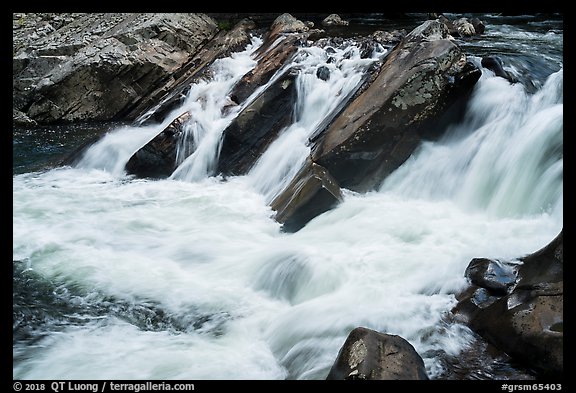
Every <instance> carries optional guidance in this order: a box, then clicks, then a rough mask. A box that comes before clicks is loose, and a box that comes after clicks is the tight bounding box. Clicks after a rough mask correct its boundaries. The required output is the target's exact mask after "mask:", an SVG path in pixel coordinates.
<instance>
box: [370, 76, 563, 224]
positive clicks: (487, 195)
mask: <svg viewBox="0 0 576 393" xmlns="http://www.w3.org/2000/svg"><path fill="white" fill-rule="evenodd" d="M562 89H563V70H562V69H561V70H560V71H558V72H556V73H554V74H552V75H550V77H549V78H548V80H547V81H546V83H545V85H544V86H543V88H542V89H541V90H539V91H538V92H537V93H536V94H534V95H531V94H528V93H527V92H526V91H525V90H524V88H523V87H522V85H520V84H510V83H509V82H508V81H506V80H505V79H503V78H498V77H494V76H493V75H492V74H491V72H490V71H485V72H484V74H483V76H482V77H481V79H480V80H479V81H478V83H477V85H476V88H475V90H474V92H473V96H472V98H471V101H470V105H469V108H468V110H467V113H466V118H465V119H464V120H463V122H462V123H461V124H458V125H455V126H453V127H452V128H451V129H450V130H448V131H447V133H446V135H445V137H444V138H443V140H442V141H440V142H436V143H433V142H427V143H424V144H423V145H422V146H421V148H420V150H419V152H418V153H417V154H415V155H414V156H413V157H412V158H411V159H410V160H409V161H408V162H406V163H405V164H404V165H403V166H402V167H401V168H399V169H398V170H397V171H396V172H395V173H394V174H392V175H391V176H390V177H388V178H387V179H386V181H385V182H384V184H383V185H382V187H381V191H383V192H384V191H394V192H396V193H399V194H400V195H403V196H406V197H418V198H426V199H442V198H449V199H453V200H455V201H457V203H458V204H459V205H461V206H462V207H463V208H465V209H469V210H471V211H473V210H481V211H486V212H488V213H490V214H494V215H497V216H510V217H513V216H519V215H520V216H521V215H530V214H538V213H542V212H554V211H556V212H561V211H562V203H563V154H562V146H563V97H562Z"/></svg>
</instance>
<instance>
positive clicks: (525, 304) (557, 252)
mask: <svg viewBox="0 0 576 393" xmlns="http://www.w3.org/2000/svg"><path fill="white" fill-rule="evenodd" d="M519 261H520V262H521V264H520V265H518V268H517V278H516V280H515V282H514V284H513V289H512V290H510V287H511V286H510V285H508V284H506V287H507V291H506V294H503V288H502V287H500V290H499V291H498V294H497V295H495V294H494V293H495V292H494V290H493V287H494V285H493V284H494V281H492V280H484V279H480V280H479V279H475V282H474V284H473V285H471V286H470V287H469V288H467V289H466V290H465V291H463V292H462V293H461V294H459V295H458V300H459V302H458V304H457V306H456V307H455V308H454V310H453V312H454V314H455V315H456V317H457V318H459V319H460V320H461V321H463V322H465V323H467V324H468V325H469V326H470V327H471V328H472V329H473V330H474V331H476V332H477V333H478V334H479V335H481V336H482V337H484V338H485V339H486V340H487V341H489V342H490V343H492V344H493V345H494V346H495V347H497V348H499V349H500V350H502V351H504V352H506V353H507V354H508V355H510V356H511V357H512V358H514V359H515V360H517V361H518V362H520V363H521V364H524V365H526V366H527V367H530V368H532V369H533V370H535V371H536V372H538V373H539V374H540V375H541V376H553V377H557V376H560V375H562V373H563V370H564V358H563V344H564V338H563V330H564V328H563V324H564V318H563V310H564V306H563V304H564V303H563V301H564V284H563V282H564V280H563V231H561V232H560V234H559V235H558V236H557V237H556V238H555V239H554V240H553V241H552V242H550V243H549V244H548V245H547V246H546V247H544V248H542V249H541V250H539V251H537V252H535V253H532V254H530V255H527V256H525V257H522V258H519ZM472 262H473V266H469V269H467V270H468V271H469V272H473V271H476V272H478V271H480V270H482V269H481V268H479V267H480V266H487V265H490V264H489V263H486V262H480V263H479V262H478V260H473V261H472ZM471 265H472V264H471ZM472 276H476V274H475V273H473V274H472ZM509 278H510V277H509ZM483 291H484V292H483Z"/></svg>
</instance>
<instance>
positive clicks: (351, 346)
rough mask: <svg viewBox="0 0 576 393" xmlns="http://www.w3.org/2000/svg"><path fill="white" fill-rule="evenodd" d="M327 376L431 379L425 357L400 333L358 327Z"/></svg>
mask: <svg viewBox="0 0 576 393" xmlns="http://www.w3.org/2000/svg"><path fill="white" fill-rule="evenodd" d="M326 379H327V380H343V379H366V380H421V381H422V380H428V379H429V378H428V375H427V374H426V369H425V367H424V360H423V359H422V358H421V357H420V355H419V354H418V352H416V350H415V349H414V347H413V346H412V344H410V343H409V342H408V341H406V340H405V339H404V338H402V337H400V336H396V335H391V334H385V333H380V332H377V331H375V330H371V329H367V328H363V327H357V328H355V329H354V330H352V331H351V332H350V334H349V335H348V338H347V339H346V341H345V342H344V345H343V346H342V348H340V352H339V353H338V357H337V358H336V361H335V362H334V364H333V365H332V368H331V369H330V373H329V374H328V377H327V378H326Z"/></svg>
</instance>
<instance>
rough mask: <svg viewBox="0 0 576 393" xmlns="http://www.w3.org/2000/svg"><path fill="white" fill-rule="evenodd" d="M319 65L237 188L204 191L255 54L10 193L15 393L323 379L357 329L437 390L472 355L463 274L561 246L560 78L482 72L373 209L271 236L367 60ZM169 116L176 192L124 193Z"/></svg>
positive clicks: (305, 73)
mask: <svg viewBox="0 0 576 393" xmlns="http://www.w3.org/2000/svg"><path fill="white" fill-rule="evenodd" d="M511 28H514V29H519V27H516V26H512V27H511ZM554 42H556V41H554ZM257 45H258V42H255V46H257ZM547 45H548V44H547ZM548 46H551V45H548ZM332 49H333V50H334V52H335V53H332V54H331V56H336V57H335V58H336V59H337V61H335V62H328V61H327V57H326V56H327V53H326V52H325V51H324V50H323V49H320V48H306V49H302V50H301V51H300V52H299V53H298V56H296V57H295V58H294V62H293V63H291V64H289V65H287V66H290V67H296V68H297V69H298V72H299V74H298V77H297V81H296V83H297V88H298V92H297V96H298V100H297V102H296V103H295V105H296V108H295V111H294V113H295V116H294V122H293V124H292V125H290V126H288V127H287V128H286V129H285V130H284V131H283V132H282V133H281V135H280V137H279V138H278V140H277V141H275V142H273V143H272V144H271V145H270V146H269V148H268V150H267V151H266V152H265V153H264V155H263V156H262V157H261V159H260V160H259V161H258V162H257V163H256V165H255V166H254V168H253V169H252V171H251V172H250V173H249V174H248V175H247V176H238V177H230V178H229V179H228V181H226V182H222V181H220V180H219V179H216V178H211V177H209V176H210V168H211V167H213V166H214V160H216V159H217V150H218V143H219V142H218V139H219V134H220V132H221V130H222V129H224V127H225V126H226V122H227V121H229V120H230V116H234V113H233V112H228V114H229V116H228V115H224V116H222V112H221V109H222V105H225V104H226V102H225V97H226V95H227V92H228V90H229V88H230V86H231V84H233V83H234V82H233V81H234V80H236V78H238V77H239V75H240V74H242V73H243V72H245V71H246V69H249V68H250V67H251V66H252V64H253V60H252V59H250V58H249V56H248V54H249V53H250V51H251V50H253V48H249V50H248V51H247V52H246V53H242V54H236V55H235V56H236V57H235V60H238V63H234V62H233V61H232V59H227V60H225V61H223V62H221V63H220V65H218V64H216V65H215V68H214V71H215V73H214V75H215V79H214V81H206V82H199V83H197V84H196V85H194V86H191V90H190V91H191V94H190V95H189V96H188V98H189V99H188V100H186V102H185V104H184V105H183V106H182V107H180V108H177V109H176V110H175V111H174V112H171V113H170V114H169V115H168V116H167V118H166V119H165V121H163V122H162V124H160V125H150V126H143V127H124V128H121V129H119V130H117V131H115V132H111V133H109V135H107V136H106V137H105V138H103V139H102V140H101V141H100V142H99V143H97V144H96V145H94V146H93V147H92V148H90V149H89V150H88V151H87V153H86V155H85V156H84V158H83V160H82V161H81V163H80V164H79V165H78V167H75V168H68V167H66V168H56V169H53V170H49V171H45V172H33V173H24V174H20V175H15V176H14V178H13V260H14V268H15V269H14V298H13V299H14V301H13V305H14V311H13V316H14V322H13V326H14V332H15V335H14V345H13V360H14V361H13V378H14V379H49V380H54V379H105V380H110V379H118V380H119V379H144V380H148V379H158V380H167V379H173V380H178V379H182V380H200V379H325V378H326V375H327V373H328V371H329V369H330V367H331V365H332V364H333V362H334V360H335V358H336V356H337V354H338V351H339V349H340V348H341V346H342V344H343V343H344V340H345V339H346V337H347V335H348V333H349V332H350V330H351V329H352V328H354V327H357V326H364V327H368V328H371V329H374V330H378V331H381V332H385V333H389V334H398V335H400V336H402V337H404V338H405V339H407V340H408V341H409V342H410V343H411V344H412V345H414V347H415V349H416V350H417V352H418V353H419V354H420V355H421V356H422V357H423V359H424V362H425V365H426V369H427V372H428V375H429V376H430V378H432V379H434V378H436V377H437V376H438V375H442V372H443V369H442V368H443V365H444V364H445V363H443V357H444V356H447V355H448V356H454V357H458V355H459V353H460V351H462V349H464V348H467V346H469V345H470V343H471V342H473V341H472V340H473V337H472V334H471V332H470V330H468V329H467V328H466V327H464V326H463V325H460V324H458V323H448V322H447V319H446V318H445V316H446V315H447V314H448V313H449V312H450V310H451V309H452V307H453V306H454V305H455V303H456V301H455V297H454V293H456V292H457V291H458V290H460V289H462V288H463V287H465V285H466V280H465V278H464V270H465V268H466V266H467V264H468V263H469V261H470V260H471V259H472V258H475V257H489V258H490V257H494V258H502V259H507V258H517V257H518V256H519V255H524V254H526V253H528V252H531V251H536V250H537V249H539V248H540V247H542V246H544V245H545V244H546V243H547V242H549V241H550V240H551V239H552V238H553V237H554V236H555V235H556V234H557V233H558V230H559V229H560V228H561V227H562V210H563V206H562V203H563V202H562V200H563V197H562V189H563V158H562V145H563V137H562V130H563V120H562V115H563V113H562V111H563V93H562V89H563V71H562V70H560V71H559V72H556V73H554V74H552V75H550V76H549V77H548V79H547V80H546V82H545V83H543V84H542V85H538V88H539V91H538V92H537V93H536V94H527V93H526V92H525V91H524V90H523V88H522V87H521V86H520V85H511V84H509V83H508V82H507V81H505V80H504V79H502V78H498V77H494V76H493V75H491V74H490V73H489V72H485V73H484V75H483V76H482V78H481V79H480V81H479V82H478V84H477V86H476V89H475V91H474V94H473V96H472V99H471V102H470V106H469V107H468V108H467V113H466V116H465V118H464V120H463V121H462V122H461V123H460V124H458V125H455V126H454V127H453V128H451V129H449V130H448V132H447V133H446V137H445V138H444V139H442V140H440V141H438V142H434V143H424V144H423V145H422V146H421V148H420V149H419V151H418V152H416V154H414V155H413V157H412V158H411V159H409V160H408V161H407V162H406V163H405V164H404V165H403V166H402V167H401V168H399V169H398V170H397V171H395V172H394V173H393V174H392V175H391V176H390V177H389V178H387V179H386V181H385V182H384V183H383V184H382V187H381V189H380V190H379V192H372V193H367V194H357V193H352V192H347V191H346V190H344V194H345V195H344V196H345V199H344V201H343V202H342V203H341V204H340V205H339V206H338V207H336V208H335V209H332V210H330V211H328V212H326V213H325V214H322V215H321V216H318V217H316V218H315V219H314V220H312V221H311V222H310V223H309V225H307V226H306V227H304V228H303V229H302V230H300V231H298V232H296V233H293V234H286V233H282V232H281V231H280V230H279V225H278V223H276V222H274V220H272V219H271V218H270V209H269V206H268V205H267V202H268V201H269V200H270V198H272V197H273V195H275V194H276V193H278V192H279V191H280V190H281V189H282V188H283V187H284V184H285V183H286V182H288V181H289V180H290V179H291V177H292V176H293V174H294V173H295V171H297V170H298V169H299V167H300V165H301V160H302V159H303V157H306V156H307V155H308V153H309V152H308V148H307V143H306V141H307V139H308V138H309V137H310V135H311V134H313V133H314V132H315V131H316V130H315V128H318V127H319V124H321V122H322V121H324V120H325V118H329V117H330V116H333V115H334V113H335V112H336V111H338V105H339V103H340V102H341V100H345V99H346V96H347V94H350V92H352V91H353V90H354V86H355V85H357V84H358V83H360V80H361V75H362V73H363V72H364V70H365V67H367V66H368V65H369V64H371V62H373V61H374V59H375V58H377V57H378V56H380V55H381V54H378V53H375V54H374V55H373V56H372V57H371V58H368V59H360V58H358V57H357V54H358V53H357V51H356V50H357V49H356V48H355V46H354V45H353V44H350V47H349V48H348V49H346V48H344V47H343V48H332ZM347 50H349V51H350V53H349V56H344V52H345V51H347ZM533 51H534V52H537V49H533ZM556 51H558V49H556ZM237 66H238V67H237ZM320 67H326V68H327V69H328V70H329V75H330V77H329V78H328V79H326V80H324V79H321V78H318V77H317V74H316V73H317V72H318V70H319V69H320ZM322 70H324V69H323V68H322ZM285 71H286V69H283V70H280V71H279V74H278V75H280V74H282V73H283V72H285ZM220 73H222V78H221V79H219V78H218V75H216V74H220ZM224 75H227V77H224ZM267 86H269V85H266V86H263V87H262V88H261V89H265V88H266V87H267ZM261 91H262V90H259V91H258V92H256V93H255V96H257V95H258V94H259V92H261ZM200 97H202V98H200ZM241 109H242V108H237V110H241ZM233 110H236V109H233ZM184 111H190V113H191V114H193V115H192V116H191V119H192V120H191V122H189V123H188V124H187V125H186V126H185V128H184V133H183V135H184V136H183V139H182V140H181V144H180V145H179V150H178V152H177V160H178V162H179V163H180V166H179V167H178V168H179V169H178V170H177V172H175V174H174V176H173V179H162V180H149V179H132V178H128V179H126V178H125V177H123V176H122V172H123V168H124V166H125V164H126V162H127V160H128V159H129V158H130V156H131V155H132V154H134V152H135V151H137V150H138V149H139V148H141V147H142V146H143V145H144V144H145V143H147V142H148V141H150V140H151V139H152V138H154V137H155V135H157V134H158V133H159V132H161V131H162V130H163V129H164V128H165V127H166V126H168V125H169V124H170V123H171V122H172V121H173V120H174V119H175V118H177V117H178V116H180V115H181V114H182V112H184ZM236 113H238V112H236ZM100 169H104V170H103V171H102V170H100ZM176 178H177V179H179V180H189V181H174V179H176ZM461 367H468V365H461ZM481 372H482V373H483V374H482V375H483V376H484V375H485V374H484V369H482V370H481Z"/></svg>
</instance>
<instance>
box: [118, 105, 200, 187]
mask: <svg viewBox="0 0 576 393" xmlns="http://www.w3.org/2000/svg"><path fill="white" fill-rule="evenodd" d="M190 119H191V116H190V113H188V112H186V113H183V114H182V115H180V116H178V117H177V118H176V119H174V121H172V123H170V124H169V125H168V127H166V129H164V131H162V132H161V133H160V134H158V135H157V136H156V137H154V138H153V139H152V140H151V141H150V142H148V143H147V144H146V145H144V146H143V147H142V148H141V149H140V150H138V151H137V152H136V153H134V154H133V155H132V157H130V159H129V160H128V162H127V163H126V167H125V169H126V172H127V173H128V174H132V175H135V176H138V177H149V178H165V177H168V176H170V175H171V174H172V172H174V170H175V169H176V165H177V161H176V153H177V149H178V142H179V141H180V139H181V138H182V134H183V132H184V127H185V126H186V124H187V122H189V121H190Z"/></svg>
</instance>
